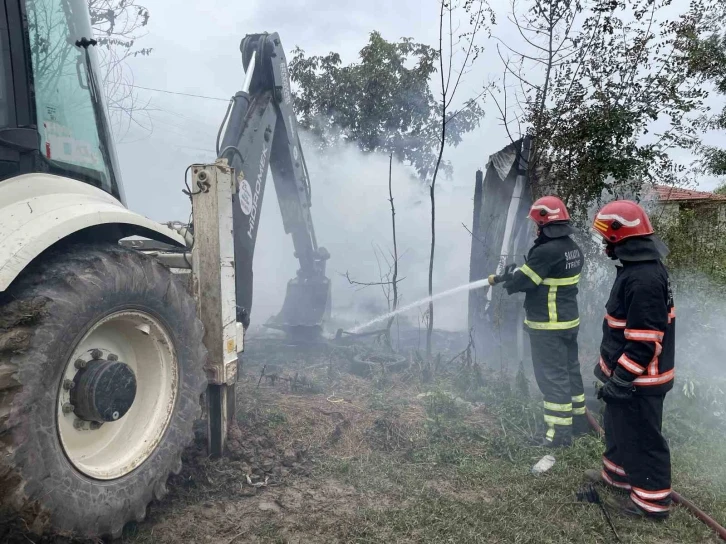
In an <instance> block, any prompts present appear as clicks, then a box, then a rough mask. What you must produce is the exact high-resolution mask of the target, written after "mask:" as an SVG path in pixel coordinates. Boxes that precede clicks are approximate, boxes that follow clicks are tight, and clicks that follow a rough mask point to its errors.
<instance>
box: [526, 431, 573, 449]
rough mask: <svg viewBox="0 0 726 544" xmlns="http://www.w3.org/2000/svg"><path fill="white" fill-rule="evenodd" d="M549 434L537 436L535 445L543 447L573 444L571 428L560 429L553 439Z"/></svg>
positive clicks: (559, 446) (564, 446)
mask: <svg viewBox="0 0 726 544" xmlns="http://www.w3.org/2000/svg"><path fill="white" fill-rule="evenodd" d="M547 434H549V433H547ZM547 434H545V435H542V436H539V437H538V438H535V440H534V445H535V446H539V447H542V448H569V447H570V446H572V433H571V432H570V429H567V430H558V431H557V432H556V433H555V436H554V438H552V439H550V438H549V437H548V436H547Z"/></svg>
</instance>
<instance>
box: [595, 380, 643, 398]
mask: <svg viewBox="0 0 726 544" xmlns="http://www.w3.org/2000/svg"><path fill="white" fill-rule="evenodd" d="M634 392H635V386H634V385H633V384H632V382H628V381H625V380H624V379H622V378H619V377H618V375H617V374H615V373H613V375H612V377H611V378H610V379H609V380H608V381H607V382H606V383H605V385H603V386H602V387H601V388H600V390H599V391H598V392H597V398H599V399H602V400H604V401H605V402H610V403H618V402H628V401H629V400H630V399H631V398H633V393H634Z"/></svg>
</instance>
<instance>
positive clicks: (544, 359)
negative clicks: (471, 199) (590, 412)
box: [504, 196, 588, 447]
mask: <svg viewBox="0 0 726 544" xmlns="http://www.w3.org/2000/svg"><path fill="white" fill-rule="evenodd" d="M529 218H530V219H532V221H534V223H535V224H536V225H537V239H536V240H535V242H534V246H532V248H531V249H530V250H529V254H528V255H527V260H526V263H525V264H524V265H522V267H521V268H519V269H517V270H516V271H514V272H513V273H512V275H511V277H510V278H509V279H508V281H506V283H504V288H505V289H506V290H507V293H509V294H510V295H511V294H513V293H518V292H525V293H526V296H525V300H524V310H525V314H526V319H525V321H524V327H525V330H526V331H527V332H528V333H529V339H530V344H531V347H532V363H533V366H534V375H535V379H536V380H537V385H538V386H539V389H540V391H541V392H542V395H543V396H544V420H545V424H546V432H545V435H544V436H543V437H542V438H541V439H540V440H539V442H538V444H539V445H542V446H546V447H557V446H569V445H570V444H571V443H572V438H573V435H574V436H579V435H582V434H585V433H587V432H588V425H587V420H586V419H585V393H584V389H583V386H582V375H581V374H580V362H579V358H578V353H577V333H578V329H579V325H580V315H579V312H578V308H577V284H578V282H579V280H580V271H581V270H582V267H583V264H584V261H583V255H582V252H581V251H580V248H579V247H578V245H577V244H576V243H575V241H574V240H573V239H572V238H571V237H570V235H571V234H572V233H573V232H574V230H573V228H572V227H571V226H570V214H569V213H568V211H567V208H566V207H565V204H564V203H563V202H562V201H561V200H560V199H559V198H557V197H555V196H545V197H542V198H540V199H539V200H537V201H536V202H535V203H534V204H533V205H532V208H531V209H530V211H529Z"/></svg>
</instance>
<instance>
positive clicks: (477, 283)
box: [350, 278, 489, 333]
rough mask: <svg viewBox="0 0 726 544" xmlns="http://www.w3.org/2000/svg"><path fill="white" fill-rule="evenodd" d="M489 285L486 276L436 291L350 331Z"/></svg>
mask: <svg viewBox="0 0 726 544" xmlns="http://www.w3.org/2000/svg"><path fill="white" fill-rule="evenodd" d="M488 286H489V280H488V279H487V278H484V279H482V280H477V281H472V282H471V283H466V284H464V285H459V287H454V288H453V289H449V290H448V291H442V292H441V293H436V294H435V295H433V296H430V297H425V298H422V299H419V300H417V301H416V302H412V303H411V304H406V306H402V307H400V308H398V309H396V310H394V311H392V312H388V313H387V314H383V315H379V316H378V317H375V318H373V319H371V320H370V321H368V322H367V323H363V324H362V325H358V326H357V327H355V328H354V329H352V330H351V331H350V332H352V333H358V332H360V331H362V330H363V329H365V328H367V327H370V326H371V325H375V324H376V323H380V322H381V321H386V320H387V319H390V318H392V317H394V316H396V315H398V314H402V313H404V312H408V311H409V310H413V309H414V308H417V307H418V306H421V305H422V304H427V303H429V302H432V301H434V300H438V299H440V298H444V297H448V296H451V295H455V294H456V293H460V292H461V291H471V290H472V289H479V288H481V287H488Z"/></svg>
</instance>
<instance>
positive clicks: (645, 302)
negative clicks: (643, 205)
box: [595, 260, 676, 395]
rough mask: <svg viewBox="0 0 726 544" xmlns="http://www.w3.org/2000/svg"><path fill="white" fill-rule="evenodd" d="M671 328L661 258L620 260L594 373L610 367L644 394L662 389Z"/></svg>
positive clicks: (669, 375) (669, 370)
mask: <svg viewBox="0 0 726 544" xmlns="http://www.w3.org/2000/svg"><path fill="white" fill-rule="evenodd" d="M675 327H676V311H675V307H674V304H673V295H672V292H671V289H670V281H669V279H668V271H667V270H666V268H665V266H664V265H663V263H662V262H661V261H659V260H652V261H641V262H624V263H623V266H621V267H618V272H617V277H616V278H615V283H614V284H613V288H612V290H611V291H610V298H609V299H608V302H607V305H606V314H605V318H604V320H603V326H602V329H603V334H602V343H601V345H600V361H599V363H598V364H597V365H596V367H595V375H596V376H597V377H598V378H599V379H600V380H602V381H606V380H607V379H608V378H609V377H610V376H612V374H613V372H616V373H617V374H618V376H619V377H621V378H622V379H624V380H627V381H632V382H633V383H634V384H635V386H636V389H637V391H638V393H640V394H644V395H651V394H652V395H662V394H664V393H666V392H668V391H669V390H670V389H671V388H672V387H673V379H674V376H675V371H674V365H675Z"/></svg>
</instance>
